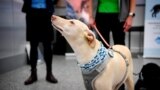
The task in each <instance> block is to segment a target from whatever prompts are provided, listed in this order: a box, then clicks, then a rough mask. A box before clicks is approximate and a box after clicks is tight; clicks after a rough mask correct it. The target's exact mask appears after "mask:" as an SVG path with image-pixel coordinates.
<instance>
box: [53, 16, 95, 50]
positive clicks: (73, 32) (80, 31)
mask: <svg viewBox="0 0 160 90" xmlns="http://www.w3.org/2000/svg"><path fill="white" fill-rule="evenodd" d="M51 22H52V26H53V27H54V28H55V29H56V30H57V31H59V32H60V33H61V34H62V35H63V36H64V37H65V38H66V40H67V41H68V42H69V43H74V44H78V45H80V44H88V45H89V46H91V47H92V48H94V47H95V44H96V43H95V42H96V38H95V35H94V33H93V32H92V31H91V30H89V28H88V26H87V25H86V24H84V23H83V22H81V21H79V20H76V19H64V18H61V17H59V16H55V15H52V18H51Z"/></svg>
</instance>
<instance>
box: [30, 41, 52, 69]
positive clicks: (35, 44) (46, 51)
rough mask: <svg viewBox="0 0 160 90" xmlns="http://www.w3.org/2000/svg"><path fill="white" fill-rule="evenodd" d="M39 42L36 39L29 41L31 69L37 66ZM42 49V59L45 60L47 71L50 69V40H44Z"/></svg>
mask: <svg viewBox="0 0 160 90" xmlns="http://www.w3.org/2000/svg"><path fill="white" fill-rule="evenodd" d="M39 43H40V42H38V41H30V45H31V50H30V62H31V70H34V69H36V66H37V59H38V50H37V49H38V45H39ZM42 44H43V48H44V49H43V50H44V53H43V54H44V59H45V62H46V69H47V72H51V71H52V47H51V42H47V41H44V42H42Z"/></svg>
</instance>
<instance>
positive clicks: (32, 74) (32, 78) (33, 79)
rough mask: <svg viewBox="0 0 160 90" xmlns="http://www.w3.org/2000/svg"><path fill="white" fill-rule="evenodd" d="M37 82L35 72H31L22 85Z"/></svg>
mask: <svg viewBox="0 0 160 90" xmlns="http://www.w3.org/2000/svg"><path fill="white" fill-rule="evenodd" d="M36 81H37V72H36V71H33V72H31V75H30V77H29V78H28V79H27V80H26V81H25V82H24V85H29V84H32V83H34V82H36Z"/></svg>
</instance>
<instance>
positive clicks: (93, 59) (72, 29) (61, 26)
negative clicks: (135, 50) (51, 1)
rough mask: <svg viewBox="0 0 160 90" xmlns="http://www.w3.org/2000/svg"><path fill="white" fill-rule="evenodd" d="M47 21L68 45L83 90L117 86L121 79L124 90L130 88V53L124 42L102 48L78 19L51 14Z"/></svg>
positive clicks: (131, 88) (115, 88)
mask: <svg viewBox="0 0 160 90" xmlns="http://www.w3.org/2000/svg"><path fill="white" fill-rule="evenodd" d="M51 21H52V25H53V27H54V28H55V29H56V30H57V31H59V32H60V33H61V34H62V35H63V36H64V38H65V39H66V40H67V41H68V43H69V44H70V46H71V47H72V49H73V51H74V53H75V55H76V57H77V61H78V64H79V66H80V68H81V70H82V74H83V75H84V80H85V85H86V88H87V90H118V88H119V87H120V86H121V85H122V84H123V83H125V85H126V88H127V90H134V81H133V62H132V56H131V52H130V51H129V49H128V48H127V47H126V46H123V45H114V46H112V49H106V48H105V47H104V46H103V45H102V43H101V42H100V41H99V40H97V39H96V37H95V35H94V33H93V32H92V31H91V30H89V28H88V27H87V25H86V24H84V23H83V22H81V21H79V20H75V19H70V20H67V19H64V18H61V17H59V16H55V15H53V16H52V18H51ZM93 74H95V75H96V76H93ZM92 77H93V78H92ZM88 78H89V79H88ZM90 81H91V82H90Z"/></svg>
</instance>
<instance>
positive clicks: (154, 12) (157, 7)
mask: <svg viewBox="0 0 160 90" xmlns="http://www.w3.org/2000/svg"><path fill="white" fill-rule="evenodd" d="M151 12H152V17H156V16H157V14H158V13H159V12H160V4H156V5H154V6H153V8H152V9H151Z"/></svg>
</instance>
